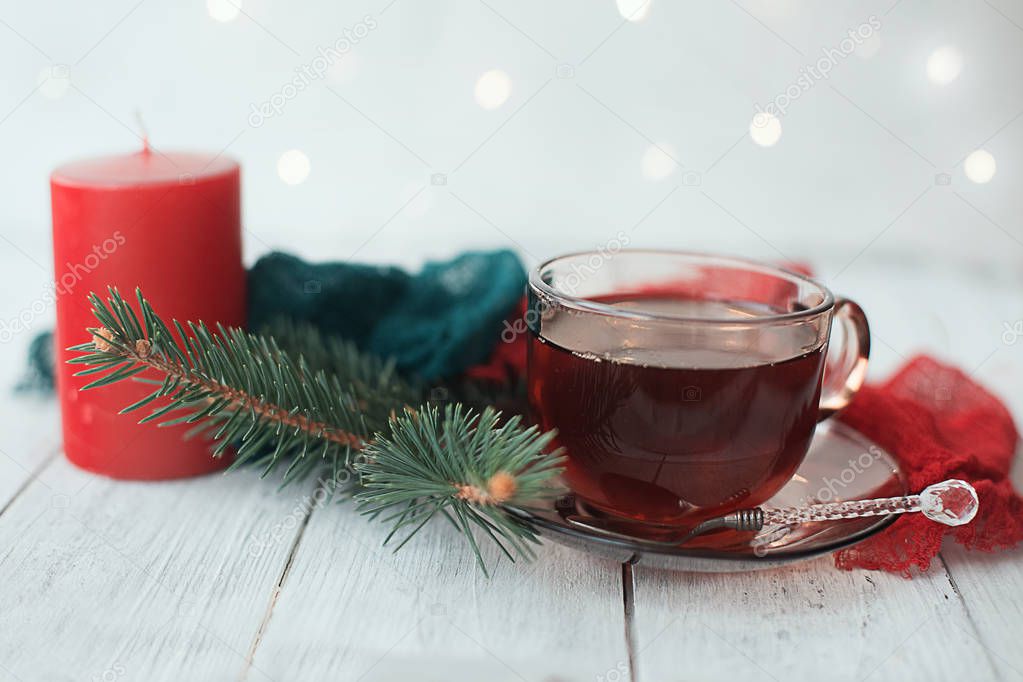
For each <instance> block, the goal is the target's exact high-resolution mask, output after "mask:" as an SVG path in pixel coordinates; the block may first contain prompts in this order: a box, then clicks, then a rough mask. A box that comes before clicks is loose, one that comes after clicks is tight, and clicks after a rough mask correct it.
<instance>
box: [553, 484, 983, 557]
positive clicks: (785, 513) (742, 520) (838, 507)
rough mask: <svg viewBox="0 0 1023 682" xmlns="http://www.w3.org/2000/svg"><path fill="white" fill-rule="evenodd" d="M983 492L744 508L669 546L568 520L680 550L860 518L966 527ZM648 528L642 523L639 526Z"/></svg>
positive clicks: (945, 490) (933, 488) (965, 489)
mask: <svg viewBox="0 0 1023 682" xmlns="http://www.w3.org/2000/svg"><path fill="white" fill-rule="evenodd" d="M979 504H980V502H979V500H978V499H977V491H976V490H974V489H973V486H972V485H970V484H969V483H967V482H966V481H961V480H959V479H956V478H952V479H949V480H947V481H942V482H941V483H935V484H934V485H930V486H927V487H926V488H924V489H923V491H922V492H921V493H920V494H919V495H907V496H904V497H882V498H876V499H873V500H850V501H848V502H827V503H821V504H810V505H806V506H803V507H784V508H778V509H773V508H767V509H764V508H761V507H757V508H754V509H740V510H738V511H734V512H732V513H731V514H725V515H724V516H718V517H716V518H713V519H707V520H706V521H703V522H702V523H700V524H699V525H697V526H696V527H695V528H693V529H692V530H691V531H689V532H688V533H686V534H684V535H680V536H679V537H678V539H672V540H669V541H663V540H656V541H655V540H645V539H643V538H636V537H634V536H631V535H627V534H625V533H618V532H616V531H613V530H611V529H608V528H604V527H601V526H599V525H597V523H599V521H597V520H596V519H591V518H586V517H581V516H575V515H572V516H568V517H566V520H567V521H568V522H569V523H571V524H572V525H575V526H581V527H585V528H586V529H588V530H590V531H596V532H597V533H599V534H600V535H604V536H607V537H617V538H619V539H627V540H633V541H635V540H638V541H640V542H643V543H644V544H652V545H659V546H665V547H677V546H679V545H681V544H682V543H684V542H686V541H688V540H690V539H691V538H694V537H696V536H697V535H702V534H703V533H706V532H708V531H711V530H717V529H720V528H730V529H732V530H740V531H759V530H763V529H764V527H770V526H792V525H795V524H798V523H809V522H813V521H832V520H838V519H855V518H860V517H864V516H888V515H890V514H908V513H912V512H920V513H922V514H923V515H924V516H926V517H927V518H929V519H931V520H932V521H937V522H938V523H942V524H945V525H946V526H961V525H963V524H966V523H969V522H970V521H972V520H973V517H974V516H976V515H977V508H978V507H979ZM636 523H638V524H640V525H642V523H641V522H636Z"/></svg>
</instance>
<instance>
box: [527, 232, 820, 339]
mask: <svg viewBox="0 0 1023 682" xmlns="http://www.w3.org/2000/svg"><path fill="white" fill-rule="evenodd" d="M593 254H597V255H600V252H599V251H592V250H591V251H574V252H572V253H565V254H561V255H559V256H555V257H553V258H548V259H547V260H545V261H543V262H542V263H540V264H539V265H537V266H535V267H534V268H532V269H531V270H530V271H529V286H530V288H532V289H534V290H536V291H539V292H541V293H543V294H545V295H546V296H548V297H550V298H551V299H554V300H556V301H558V302H559V303H564V304H566V305H568V307H572V308H575V309H577V310H581V311H583V312H589V313H596V314H599V315H608V316H611V317H619V318H626V319H633V320H645V321H662V322H684V323H686V324H713V325H727V326H749V325H763V324H776V323H778V322H785V321H791V320H800V319H805V318H809V317H814V316H816V315H820V314H821V313H825V312H827V311H828V310H830V309H831V308H834V307H835V295H834V294H833V293H832V292H831V290H830V289H829V288H828V287H826V286H824V285H823V284H821V283H820V282H818V281H817V280H815V279H814V278H812V277H808V276H806V275H804V274H801V273H798V272H794V271H792V270H788V269H786V268H783V267H780V266H777V265H770V264H768V263H763V262H761V261H758V260H754V259H752V258H744V257H742V256H726V255H722V254H717V253H708V252H703V251H686V250H682V249H620V250H618V251H616V252H615V253H614V256H613V257H612V260H613V258H614V257H617V256H619V255H622V254H629V255H642V254H648V255H653V256H686V257H689V258H698V259H707V260H708V261H719V262H722V261H723V262H725V263H730V264H734V265H737V266H741V267H744V268H746V269H754V270H760V271H764V272H767V273H769V274H772V275H778V276H779V277H780V278H784V279H790V280H796V281H799V282H804V283H807V284H810V285H812V286H814V287H817V288H818V289H819V290H820V291H821V293H822V294H823V297H824V298H823V300H822V301H821V302H820V303H818V304H817V305H815V306H814V307H812V308H808V309H806V310H796V311H792V312H788V313H777V314H773V315H764V316H763V317H751V318H746V319H727V318H726V319H720V318H712V317H692V316H688V315H673V314H671V313H651V312H641V311H639V310H631V309H629V308H618V307H615V306H611V305H608V304H606V303H600V302H599V301H594V300H593V299H590V298H586V297H584V296H573V295H570V294H566V293H563V292H560V291H558V290H556V289H555V288H554V287H552V286H550V285H549V284H547V283H546V282H544V281H543V278H542V277H541V273H542V272H543V271H544V270H545V269H547V268H548V267H550V266H551V265H552V264H554V263H556V262H557V261H561V260H565V259H568V258H575V257H579V256H590V255H593Z"/></svg>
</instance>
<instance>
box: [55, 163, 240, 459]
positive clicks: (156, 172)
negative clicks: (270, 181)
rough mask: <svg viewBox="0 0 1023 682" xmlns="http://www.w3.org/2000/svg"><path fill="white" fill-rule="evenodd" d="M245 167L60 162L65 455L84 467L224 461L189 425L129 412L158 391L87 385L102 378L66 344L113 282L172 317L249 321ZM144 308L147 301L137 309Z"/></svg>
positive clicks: (77, 339) (82, 332)
mask: <svg viewBox="0 0 1023 682" xmlns="http://www.w3.org/2000/svg"><path fill="white" fill-rule="evenodd" d="M239 177H240V173H239V168H238V164H237V163H235V162H234V161H232V160H230V159H226V158H224V157H222V156H211V155H204V154H189V153H167V154H165V153H162V152H157V151H155V150H150V149H149V148H148V147H147V148H146V149H144V150H143V151H141V152H138V153H135V154H127V155H122V156H110V157H103V158H96V159H89V160H86V161H79V162H75V163H70V164H67V165H65V166H61V167H60V168H58V169H57V170H55V171H54V173H53V175H52V177H51V179H50V189H51V195H52V203H53V253H54V266H55V267H54V271H55V279H56V286H57V296H56V298H57V333H56V344H57V352H56V365H57V367H56V369H57V390H58V392H59V393H58V395H59V399H60V406H61V414H62V418H63V429H64V451H65V453H66V454H67V456H68V459H70V460H71V461H72V462H74V463H75V464H77V465H78V466H80V467H82V468H84V469H88V470H90V471H95V472H97V473H101V474H105V475H107V476H112V477H114V478H127V479H167V478H178V477H184V476H194V475H196V474H202V473H206V472H209V471H213V470H216V469H220V468H222V467H224V466H226V465H227V464H228V463H229V461H228V459H227V458H226V457H225V458H223V459H219V460H215V459H213V457H211V455H210V447H209V444H208V443H207V442H203V441H202V440H199V439H195V440H188V441H185V440H183V439H182V435H183V434H184V432H185V431H187V430H188V428H189V427H187V426H185V425H181V426H174V427H168V428H158V427H157V426H156V424H154V423H148V424H141V425H140V424H137V422H138V420H139V419H140V418H141V416H142V415H144V414H146V413H147V412H145V411H140V412H133V413H130V414H125V415H121V414H118V412H119V411H120V410H121V408H123V407H125V406H127V405H130V404H131V403H133V402H135V401H136V400H138V399H140V398H141V397H143V396H144V395H146V394H147V393H148V392H149V391H151V390H152V388H153V387H152V386H149V385H147V384H142V383H139V382H134V381H130V380H129V381H123V382H120V383H117V384H113V385H111V386H107V387H104V388H101V389H94V390H89V391H84V392H83V391H81V387H82V386H84V385H85V384H86V383H88V381H89V380H90V379H95V377H94V376H93V377H74V376H72V375H73V374H74V373H75V372H76V371H77V370H78V369H81V367H82V366H81V365H69V364H67V362H66V361H67V360H68V359H69V358H70V357H72V356H73V355H76V354H75V353H70V352H68V351H67V350H65V349H66V348H67V347H68V346H73V345H76V344H79V343H84V342H86V341H88V340H89V338H90V337H89V334H88V332H86V328H88V327H95V326H96V325H97V322H96V319H95V318H94V317H93V315H92V313H91V308H90V305H89V303H88V300H87V297H88V294H89V292H92V291H94V292H96V293H98V294H100V295H101V296H104V297H105V296H106V293H107V287H108V286H115V287H117V288H118V289H120V291H121V293H122V294H125V295H126V296H130V297H131V299H132V300H133V301H134V291H135V287H142V291H143V293H144V294H145V295H146V298H148V299H149V300H150V301H152V303H153V306H154V307H155V308H156V310H157V312H158V313H159V314H160V315H161V317H164V318H165V319H167V320H170V319H178V320H182V321H184V320H204V321H206V322H207V323H215V322H221V323H223V324H225V325H229V326H241V325H243V324H244V322H245V270H244V268H243V266H242V253H241V215H240V214H241V208H240V189H239ZM136 312H138V311H137V309H136Z"/></svg>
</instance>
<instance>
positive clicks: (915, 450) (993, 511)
mask: <svg viewBox="0 0 1023 682" xmlns="http://www.w3.org/2000/svg"><path fill="white" fill-rule="evenodd" d="M838 418H839V419H841V420H842V421H844V422H845V423H847V424H849V425H850V426H852V427H853V428H855V429H857V430H858V431H860V432H861V433H863V434H865V435H867V436H869V437H870V438H872V439H873V440H874V441H876V442H877V443H878V444H879V445H881V446H882V447H883V448H885V449H886V450H887V451H888V452H890V453H892V455H894V456H895V457H896V458H897V459H898V460H899V463H900V464H901V465H902V468H903V470H904V471H905V472H906V475H907V477H908V478H909V484H910V488H912V489H913V490H914V491H920V490H922V489H923V488H925V487H927V486H928V485H930V484H932V483H937V482H938V481H942V480H945V479H947V478H961V479H963V480H965V481H969V482H970V483H971V484H973V486H974V487H975V488H976V489H977V496H978V497H979V498H980V508H979V509H978V512H977V516H976V518H975V519H974V520H973V521H972V522H971V523H968V524H966V525H965V526H959V527H956V528H949V527H947V526H942V525H940V524H937V523H934V522H933V521H930V520H928V519H926V518H924V517H923V516H921V515H920V514H910V515H906V516H904V517H902V518H900V519H899V520H898V521H896V522H895V523H894V524H893V525H892V527H891V528H889V529H888V530H886V531H885V532H883V533H881V534H879V535H877V536H875V537H873V538H870V539H869V540H866V541H864V542H862V543H860V544H858V545H855V546H853V547H850V548H849V549H846V550H842V551H841V552H838V553H837V554H836V555H835V565H837V566H838V567H839V568H845V569H852V568H870V569H878V570H884V571H891V572H895V573H901V574H902V575H904V576H906V577H909V576H910V575H911V572H912V570H913V568H914V567H915V568H917V569H919V570H923V571H925V570H927V568H928V567H929V566H930V564H931V560H932V559H933V558H934V557H935V556H936V555H937V553H938V551H939V550H940V549H941V542H942V539H943V538H944V536H946V535H948V536H951V537H952V538H954V539H955V540H956V542H959V543H960V544H962V545H963V546H965V547H966V548H967V549H977V550H980V551H983V552H992V551H995V550H999V549H1006V548H1009V547H1013V546H1015V545H1016V544H1017V543H1018V542H1020V540H1023V498H1021V497H1020V496H1019V495H1018V494H1017V493H1016V491H1015V490H1014V489H1013V486H1012V482H1011V481H1010V480H1009V473H1010V470H1011V467H1012V461H1013V459H1014V456H1015V452H1016V443H1017V441H1018V439H1019V434H1018V433H1017V431H1016V426H1015V424H1014V423H1013V420H1012V415H1010V414H1009V411H1008V409H1006V407H1005V405H1003V404H1002V402H1001V401H1000V400H998V398H996V397H995V396H994V395H992V394H991V393H989V392H988V391H987V390H985V389H984V388H983V387H982V386H980V385H979V384H977V383H976V382H975V381H973V380H972V379H970V378H969V377H968V376H966V375H965V374H964V373H963V372H961V371H960V370H958V369H956V368H954V367H950V366H948V365H945V364H942V363H940V362H938V361H937V360H934V359H933V358H930V357H926V356H920V357H916V358H914V359H912V360H911V361H910V362H908V363H907V364H906V365H905V366H904V367H903V368H902V369H901V370H899V372H898V373H897V374H895V376H893V377H892V378H891V379H889V380H888V381H887V382H885V383H883V384H880V385H876V386H865V387H863V389H862V390H861V391H860V392H859V394H858V395H857V396H856V398H855V400H853V402H852V404H851V405H849V407H847V408H846V409H845V410H844V411H843V412H842V413H841V414H840V415H839V417H838Z"/></svg>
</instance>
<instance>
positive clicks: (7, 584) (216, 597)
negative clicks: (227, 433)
mask: <svg viewBox="0 0 1023 682" xmlns="http://www.w3.org/2000/svg"><path fill="white" fill-rule="evenodd" d="M311 485H312V482H310V484H309V485H306V486H304V487H301V488H293V489H290V490H288V491H287V492H286V493H282V494H278V493H277V492H276V489H277V485H276V483H275V482H272V481H260V480H259V479H258V478H257V476H256V474H255V472H252V471H244V472H239V473H235V474H231V475H228V476H226V477H225V476H220V475H211V476H206V477H202V478H194V479H188V480H182V481H174V482H166V483H134V482H125V481H112V480H109V479H105V478H101V477H97V476H93V475H91V474H88V473H85V472H82V471H80V470H77V469H75V468H74V467H72V466H71V465H70V464H68V463H67V462H66V461H65V460H64V459H63V458H60V459H57V460H55V461H54V462H53V464H52V465H50V466H49V467H48V469H47V470H46V471H45V472H44V474H43V476H41V477H39V478H37V479H36V480H35V481H33V482H32V484H31V485H29V486H28V488H27V489H26V490H25V492H24V493H23V494H22V495H20V496H19V497H18V499H16V500H15V501H14V503H13V504H12V505H11V506H10V507H9V509H8V510H7V512H6V513H5V514H4V515H3V516H2V517H0V605H2V607H0V632H2V633H3V636H2V637H0V666H2V667H0V670H6V671H7V674H8V675H9V676H10V677H13V678H14V679H23V680H29V679H33V680H35V679H69V678H70V676H72V675H73V676H76V677H81V678H83V679H121V678H124V679H144V680H175V681H176V680H182V679H197V680H198V679H202V680H214V679H217V680H221V679H235V678H236V677H237V676H238V675H239V674H240V673H241V671H242V670H243V669H244V668H245V665H246V660H247V657H248V654H249V651H250V648H251V646H252V642H253V638H254V636H255V633H256V631H257V629H258V627H259V624H260V622H261V620H262V618H263V616H264V614H265V612H266V609H267V604H268V600H269V598H270V596H271V594H272V593H273V589H274V587H275V585H276V584H277V582H278V580H279V579H280V576H281V574H282V572H283V568H284V566H285V564H286V562H287V560H288V557H289V556H290V553H291V551H292V548H293V545H294V544H295V540H296V537H297V536H298V532H299V529H300V528H301V526H302V519H303V518H304V516H305V514H306V513H307V512H308V498H307V497H306V498H304V497H303V496H307V495H308V494H309V492H310V491H311V487H310V486H311Z"/></svg>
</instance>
